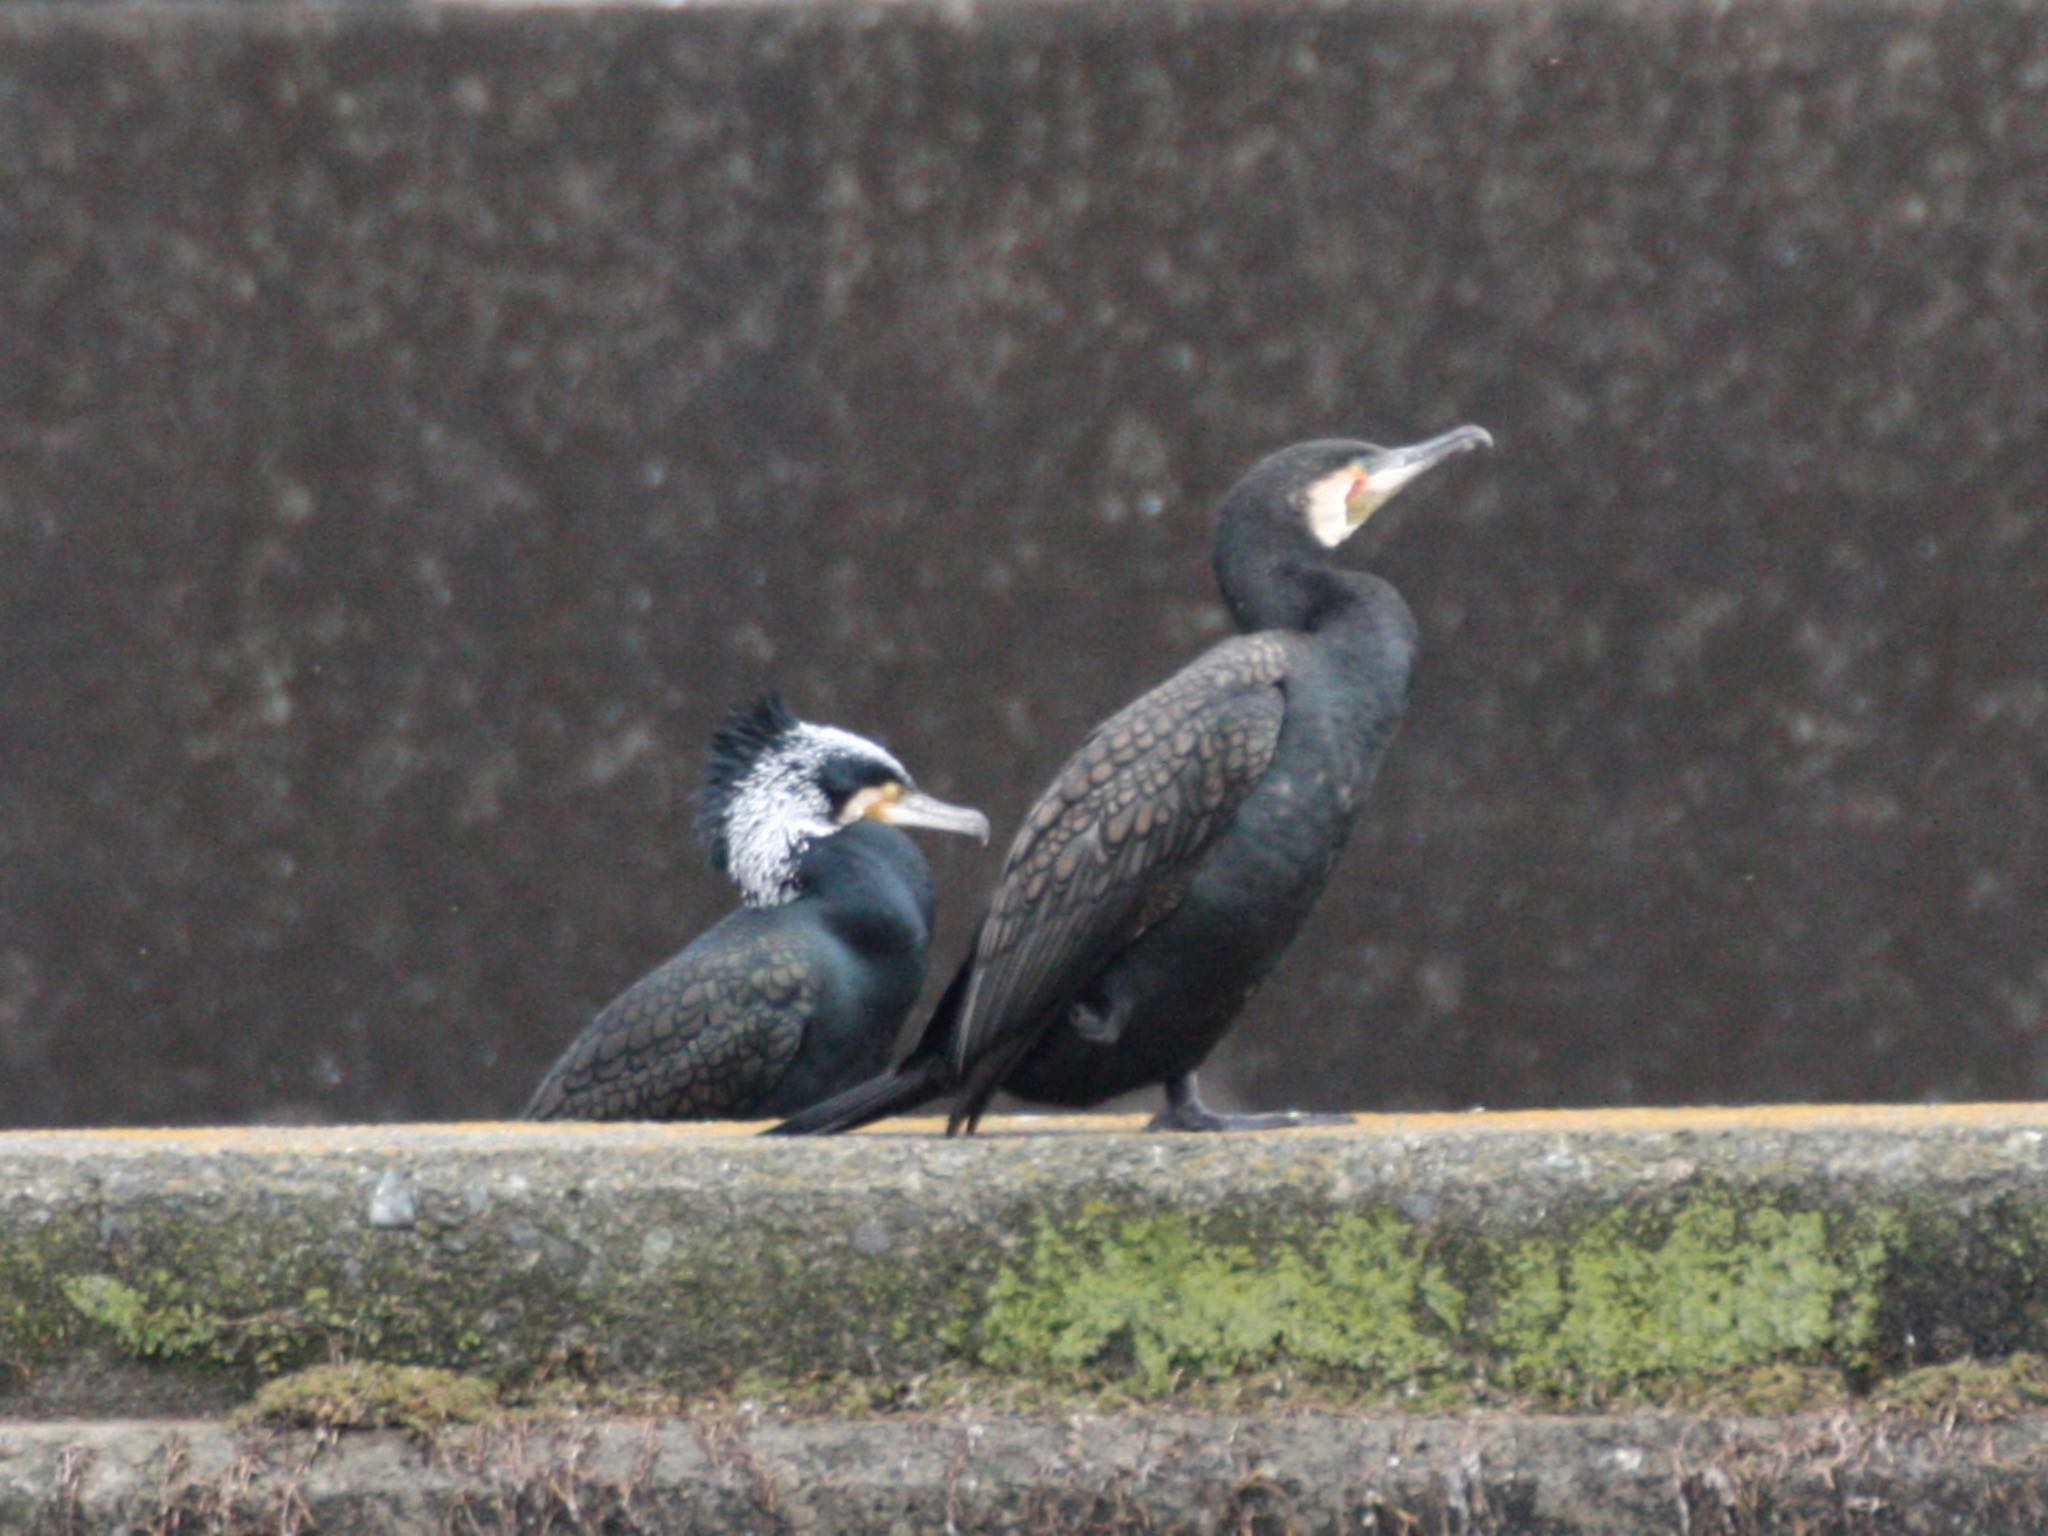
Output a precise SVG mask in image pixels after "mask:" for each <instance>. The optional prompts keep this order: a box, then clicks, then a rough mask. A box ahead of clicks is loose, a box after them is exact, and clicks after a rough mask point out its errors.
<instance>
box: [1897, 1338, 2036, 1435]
mask: <svg viewBox="0 0 2048 1536" xmlns="http://www.w3.org/2000/svg"><path fill="white" fill-rule="evenodd" d="M2044 1403H2048V1360H2043V1359H2042V1358H2041V1357H2040V1356H2039V1355H2036V1354H2030V1353H2026V1352H2022V1353H2020V1354H2016V1355H2011V1356H2009V1357H2007V1358H2006V1359H2004V1360H1997V1361H1985V1360H1956V1361H1952V1362H1950V1363H1949V1364H1947V1365H1930V1366H1924V1367H1922V1368H1921V1369H1919V1370H1917V1371H1908V1372H1906V1374H1905V1375H1903V1376H1900V1377H1897V1378H1895V1379H1894V1380H1891V1381H1888V1382H1885V1383H1884V1384H1883V1385H1881V1386H1880V1387H1878V1389H1877V1390H1876V1391H1875V1392H1873V1393H1872V1394H1871V1396H1870V1405H1871V1406H1872V1407H1873V1408H1876V1409H1878V1410H1880V1411H1883V1412H1896V1413H1904V1414H1910V1415H1912V1416H1914V1417H1916V1418H1930V1419H1941V1420H1946V1421H1949V1422H1969V1423H1990V1422H1994V1421H1996V1420H1999V1419H2011V1418H2017V1417H2019V1415H2021V1414H2023V1413H2030V1412H2034V1411H2037V1410H2038V1409H2039V1408H2040V1407H2041V1405H2042V1404H2044Z"/></svg>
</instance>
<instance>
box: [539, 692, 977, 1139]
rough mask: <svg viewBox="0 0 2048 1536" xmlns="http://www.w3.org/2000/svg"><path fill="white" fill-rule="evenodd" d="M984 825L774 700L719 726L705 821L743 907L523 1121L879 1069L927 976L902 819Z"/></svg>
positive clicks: (637, 989)
mask: <svg viewBox="0 0 2048 1536" xmlns="http://www.w3.org/2000/svg"><path fill="white" fill-rule="evenodd" d="M899 827H928V828H931V829H933V830H936V831H941V832H965V833H968V834H970V835H971V836H974V837H978V838H980V839H981V840H982V841H984V842H986V841H987V840H988V818H987V817H985V816H983V815H982V814H981V813H980V812H979V811H973V810H968V809H966V808H965V807H962V806H956V805H947V804H945V803H944V802H943V801H940V800H935V799H933V798H932V797H931V796H930V795H926V794H922V793H920V792H919V791H918V790H917V788H916V787H915V786H914V785H913V784H912V783H911V779H910V774H909V772H908V771H907V770H906V769H905V768H904V766H903V765H902V764H901V763H900V762H898V761H897V760H896V759H895V758H894V757H892V756H890V755H889V754H888V753H887V752H885V751H883V750H882V749H881V748H880V747H878V746H876V745H875V744H874V743H873V742H871V741H868V740H867V739H865V738H864V737H860V736H856V735H854V734H853V733H852V732H851V731H843V730H839V729H837V728H836V727H833V726H825V725H813V724H810V723H809V722H807V721H803V720H799V719H797V718H796V717H795V716H794V715H792V714H790V713H789V711H788V710H787V709H785V708H784V707H783V706H782V704H781V703H780V702H779V701H778V700H776V699H773V698H768V699H763V700H762V701H761V702H760V703H758V704H756V705H754V706H753V707H751V708H747V709H740V710H735V711H734V712H733V713H732V714H731V715H730V716H728V717H727V719H726V721H725V723H724V724H723V725H722V726H721V727H720V728H719V730H718V732H717V734H716V735H715V736H714V737H713V739H712V745H711V755H710V761H709V764H708V767H707V771H706V774H705V782H704V792H703V800H702V809H701V811H700V814H699V815H698V818H697V830H698V832H699V834H700V835H701V836H702V837H703V838H704V840H705V842H706V844H707V845H708V846H709V848H710V851H711V862H712V863H713V865H714V866H716V867H717V868H718V869H719V870H720V871H722V872H724V873H726V874H729V875H730V876H731V877H732V880H733V883H734V884H736V885H737V886H738V887H739V888H740V894H741V896H742V897H743V898H744V900H745V903H746V904H745V905H744V906H743V907H741V908H740V910H738V911H737V912H734V913H732V914H730V915H729V916H727V917H725V918H724V919H722V920H721V921H720V922H719V923H717V924H716V925H715V926H714V927H712V928H711V929H709V930H708V931H707V932H705V933H704V934H703V935H701V936H700V937H699V938H698V939H697V940H696V941H695V942H694V943H692V944H691V945H690V946H689V947H688V948H687V949H685V950H684V951H683V952H682V953H681V954H679V955H677V956H675V958H673V959H672V960H670V961H669V962H668V963H667V964H665V965H663V966H661V967H660V968H658V969H657V970H655V971H653V972H652V973H650V974H649V975H647V976H644V977H642V978H641V979H640V980H639V981H637V982H635V983H634V984H633V985H632V986H631V987H629V988H627V989H626V991H625V993H624V994H623V995H622V996H620V997H619V998H618V999H617V1000H616V1001H614V1002H613V1003H612V1004H611V1005H610V1006H609V1007H607V1008H605V1009H604V1011H603V1012H601V1013H599V1014H598V1015H597V1017H596V1018H595V1019H593V1020H591V1022H590V1024H589V1026H588V1027H587V1028H586V1029H585V1030H584V1031H583V1033H582V1034H580V1035H578V1036H577V1037H576V1039H575V1041H574V1043H573V1044H571V1045H570V1047H569V1049H568V1050H567V1051H565V1052H563V1054H562V1059H561V1060H560V1061H558V1062H556V1063H555V1065H554V1068H553V1070H551V1071H550V1072H549V1073H548V1075H547V1077H546V1078H545V1079H544V1080H543V1081H542V1082H541V1085H540V1087H539V1089H538V1090H537V1091H536V1092H535V1093H534V1096H533V1100H532V1102H531V1103H529V1104H528V1105H527V1107H526V1117H527V1118H528V1119H530V1120H708V1119H735V1118H745V1117H749V1116H767V1115H787V1114H791V1113H793V1112H794V1111H796V1110H799V1109H802V1108H804V1107H805V1106H806V1105H810V1104H815V1103H817V1102H818V1100H820V1099H822V1098H824V1097H825V1096H826V1095H828V1094H831V1093H833V1092H836V1091H837V1090H839V1089H841V1088H845V1087H847V1086H848V1085H849V1084H854V1083H858V1082H860V1081H861V1080H862V1079H863V1078H865V1077H868V1076H870V1075H871V1074H873V1073H875V1072H879V1071H880V1070H881V1069H882V1067H883V1066H884V1065H885V1064H886V1063H887V1061H888V1059H889V1052H890V1050H891V1049H892V1048H893V1046H894V1045H895V1042H896V1032H897V1027H898V1026H899V1025H900V1024H901V1023H902V1021H903V1016H904V1015H905V1014H906V1013H907V1012H909V1010H910V1005H911V1004H912V1003H914V1002H915V1001H917V994H918V989H919V988H920V987H921V986H923V985H924V972H925V964H924V962H925V947H926V945H927V944H928V943H929V942H930V939H931V927H932V883H931V875H930V873H929V871H928V870H927V869H926V867H925V861H924V855H923V854H921V853H919V852H918V850H917V847H916V845H915V844H913V843H912V842H911V840H910V839H909V838H908V837H906V836H904V834H903V833H902V832H900V831H898V830H897V829H898V828H899Z"/></svg>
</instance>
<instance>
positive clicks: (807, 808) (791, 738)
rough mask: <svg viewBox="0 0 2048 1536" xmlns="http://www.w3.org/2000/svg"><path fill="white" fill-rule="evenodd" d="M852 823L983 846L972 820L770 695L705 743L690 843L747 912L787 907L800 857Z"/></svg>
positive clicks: (878, 756) (845, 734)
mask: <svg viewBox="0 0 2048 1536" xmlns="http://www.w3.org/2000/svg"><path fill="white" fill-rule="evenodd" d="M857 821H879V822H885V823H887V824H889V825H891V826H898V827H928V828H930V829H932V830H933V831H938V832H964V833H966V834H968V835H969V836H971V837H977V838H979V839H981V841H983V842H984V843H985V842H987V841H988V832H989V827H988V818H987V817H986V816H984V815H982V814H981V812H979V811H976V810H970V809H969V808H967V807H966V806H961V805H948V804H947V803H946V802H945V801H943V800H937V799H934V798H933V797H932V796H930V795H927V794H924V793H923V792H921V791H920V790H919V789H918V788H917V786H916V784H915V783H914V782H912V780H911V777H910V770H909V769H907V768H905V767H904V766H903V764H902V763H900V762H898V761H897V760H896V759H895V758H894V757H893V756H891V755H890V754H889V753H888V752H886V751H884V750H883V749H882V748H881V747H879V746H877V745H876V744H875V743H874V742H872V741H869V740H868V739H867V738H866V737H865V736H856V735H854V733H853V732H851V731H843V730H840V729H839V728H838V727H837V726H830V725H813V724H811V723H810V722H809V721H807V720H799V719H797V717H796V716H795V715H793V714H791V713H790V712H789V710H788V709H787V708H785V707H784V705H783V703H782V701H781V700H780V699H778V698H776V697H775V696H773V695H772V694H771V695H769V696H768V697H766V698H764V699H761V700H760V701H759V702H758V703H755V704H751V705H747V706H744V707H742V708H739V709H735V710H734V711H733V712H732V713H731V714H729V715H727V716H726V718H725V721H724V723H723V724H722V725H720V726H719V728H718V730H717V732H716V733H715V734H714V735H713V736H712V738H711V753H710V757H709V759H708V760H707V762H706V764H705V771H704V788H703V792H702V795H701V797H700V804H699V809H698V812H697V834H698V836H699V837H701V838H702V839H703V840H704V843H705V846H706V847H707V848H709V849H710V851H711V863H712V866H713V867H714V868H715V869H717V870H718V871H719V872H720V873H721V874H726V875H730V876H731V877H732V880H733V883H734V884H735V885H737V886H738V887H739V888H740V895H741V896H742V897H743V898H744V899H745V901H746V903H747V905H748V906H750V907H771V906H775V905H778V904H779V903H781V902H785V901H788V900H790V899H791V898H792V897H793V896H795V895H796V893H797V865H798V863H799V861H800V860H801V859H802V858H803V853H804V850H805V849H806V848H808V847H809V846H810V845H811V844H812V843H813V842H815V841H817V840H818V839H819V838H821V837H830V836H831V835H832V834H833V833H835V832H837V831H839V830H840V829H841V828H842V827H848V826H851V825H853V824H854V823H855V822H857Z"/></svg>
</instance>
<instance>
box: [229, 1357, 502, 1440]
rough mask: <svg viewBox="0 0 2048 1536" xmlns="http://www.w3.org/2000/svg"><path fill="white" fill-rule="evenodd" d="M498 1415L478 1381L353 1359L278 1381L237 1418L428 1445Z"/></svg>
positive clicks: (494, 1399)
mask: <svg viewBox="0 0 2048 1536" xmlns="http://www.w3.org/2000/svg"><path fill="white" fill-rule="evenodd" d="M500 1411H501V1406H500V1403H499V1399H498V1389H497V1388H496V1387H495V1386H493V1385H492V1384H491V1383H490V1382H488V1381H484V1380H482V1379H481V1378H479V1377H476V1376H464V1375H459V1374H457V1373H456V1372H454V1371H443V1370H436V1369H434V1368H432V1367H429V1366H419V1365H385V1364H381V1363H377V1362H373V1361H365V1360H353V1361H348V1362H345V1363H343V1364H339V1365H315V1366H310V1367H308V1368H307V1369H305V1370H302V1371H295V1372H293V1373H292V1374H291V1375H289V1376H280V1377H279V1378H277V1380H275V1381H272V1382H268V1383H266V1384H265V1385H264V1386H263V1388H262V1389H261V1390H260V1391H258V1392H257V1394H256V1396H255V1399H254V1400H253V1401H252V1402H250V1404H249V1405H248V1406H247V1407H246V1408H244V1409H242V1410H241V1412H240V1413H239V1414H237V1415H236V1418H237V1421H238V1422H240V1423H243V1424H251V1423H255V1424H275V1425H279V1426H283V1427H286V1428H294V1429H326V1430H339V1429H402V1430H404V1431H405V1432H406V1433H407V1434H410V1435H412V1436H414V1437H415V1438H418V1439H422V1440H425V1439H430V1438H432V1437H433V1436H434V1435H435V1434H437V1433H439V1432H440V1431H441V1430H443V1429H445V1428H447V1426H448V1425H450V1424H477V1423H482V1422H483V1421H485V1420H487V1419H490V1418H493V1417H495V1416H496V1415H497V1414H498V1413H499V1412H500Z"/></svg>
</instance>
